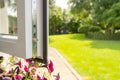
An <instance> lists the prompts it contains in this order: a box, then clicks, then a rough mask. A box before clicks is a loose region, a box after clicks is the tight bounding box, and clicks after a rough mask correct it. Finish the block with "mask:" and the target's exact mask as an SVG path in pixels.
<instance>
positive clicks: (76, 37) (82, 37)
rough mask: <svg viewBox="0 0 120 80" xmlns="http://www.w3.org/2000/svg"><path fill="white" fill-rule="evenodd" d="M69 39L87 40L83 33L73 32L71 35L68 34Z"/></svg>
mask: <svg viewBox="0 0 120 80" xmlns="http://www.w3.org/2000/svg"><path fill="white" fill-rule="evenodd" d="M70 39H76V40H81V41H82V40H89V39H87V38H85V35H84V34H73V35H72V36H70Z"/></svg>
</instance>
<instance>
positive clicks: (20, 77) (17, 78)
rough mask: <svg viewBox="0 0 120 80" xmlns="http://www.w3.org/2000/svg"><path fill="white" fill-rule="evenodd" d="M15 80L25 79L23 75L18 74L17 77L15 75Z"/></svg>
mask: <svg viewBox="0 0 120 80" xmlns="http://www.w3.org/2000/svg"><path fill="white" fill-rule="evenodd" d="M15 78H16V80H19V79H20V80H21V79H22V78H23V77H22V76H21V75H19V74H17V75H15Z"/></svg>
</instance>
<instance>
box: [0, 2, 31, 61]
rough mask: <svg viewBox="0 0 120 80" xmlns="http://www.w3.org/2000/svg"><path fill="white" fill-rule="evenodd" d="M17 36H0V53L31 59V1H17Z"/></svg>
mask: <svg viewBox="0 0 120 80" xmlns="http://www.w3.org/2000/svg"><path fill="white" fill-rule="evenodd" d="M16 2H17V28H18V33H17V36H10V35H9V36H8V35H0V52H3V53H9V54H11V55H13V56H18V57H21V58H25V59H26V58H31V57H32V0H17V1H16Z"/></svg>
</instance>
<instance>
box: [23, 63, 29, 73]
mask: <svg viewBox="0 0 120 80" xmlns="http://www.w3.org/2000/svg"><path fill="white" fill-rule="evenodd" d="M24 71H25V72H27V73H28V67H27V66H26V65H25V66H24Z"/></svg>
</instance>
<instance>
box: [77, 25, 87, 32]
mask: <svg viewBox="0 0 120 80" xmlns="http://www.w3.org/2000/svg"><path fill="white" fill-rule="evenodd" d="M88 30H89V25H84V26H81V27H79V28H78V32H79V33H87V32H88Z"/></svg>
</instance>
